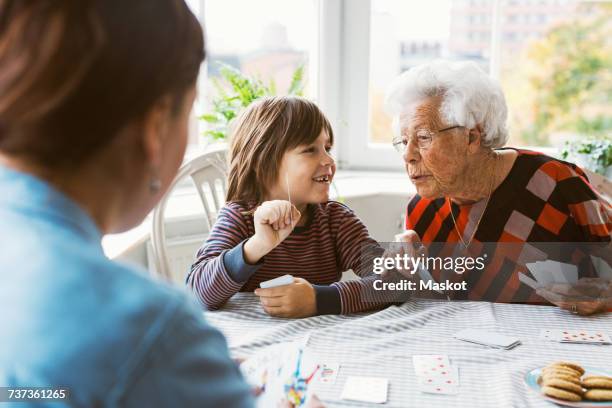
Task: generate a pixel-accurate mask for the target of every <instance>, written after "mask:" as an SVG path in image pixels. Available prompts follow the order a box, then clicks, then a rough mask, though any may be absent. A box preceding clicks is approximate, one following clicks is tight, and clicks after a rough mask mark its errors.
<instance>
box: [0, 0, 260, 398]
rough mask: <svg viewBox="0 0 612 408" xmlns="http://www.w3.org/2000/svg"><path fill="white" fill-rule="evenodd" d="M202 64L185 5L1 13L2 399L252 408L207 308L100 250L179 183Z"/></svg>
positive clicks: (81, 0)
mask: <svg viewBox="0 0 612 408" xmlns="http://www.w3.org/2000/svg"><path fill="white" fill-rule="evenodd" d="M203 59H204V44H203V36H202V30H201V27H200V25H199V23H198V21H197V19H196V18H195V17H194V16H193V14H191V12H190V11H189V9H188V8H187V6H186V5H185V3H184V2H183V0H155V1H153V0H130V1H125V0H104V1H102V0H99V1H95V0H54V1H44V0H27V1H25V0H7V1H2V2H0V324H1V325H2V326H1V329H0V333H1V334H0V387H1V386H5V387H12V388H15V387H18V388H22V387H49V388H57V387H60V386H61V387H64V389H68V391H69V400H68V401H65V404H66V405H70V406H82V407H93V406H138V407H153V406H167V407H190V406H200V407H202V406H210V407H249V406H252V404H253V401H252V397H251V393H250V390H249V387H248V386H247V385H246V384H245V382H244V381H243V379H242V378H241V376H240V374H239V371H238V369H237V367H236V366H235V364H234V363H233V362H232V361H231V359H230V358H229V355H228V351H227V345H226V343H225V340H224V338H223V337H222V335H221V334H220V333H219V332H218V331H216V330H214V329H213V328H211V327H210V326H209V325H208V324H207V323H206V322H205V321H204V319H203V316H202V313H201V312H200V311H199V308H198V307H197V306H196V305H194V304H193V303H192V301H191V300H190V299H187V298H186V297H185V296H184V295H183V294H182V293H181V292H178V291H177V290H175V289H172V288H170V287H169V286H164V285H162V284H158V283H155V282H153V281H152V280H150V279H149V278H147V276H146V275H145V274H144V273H141V272H140V271H138V270H134V269H133V268H131V267H128V266H126V265H121V264H118V263H115V262H111V261H110V260H108V259H107V258H106V257H105V256H104V254H103V252H102V249H101V247H100V238H101V236H102V235H103V234H106V233H111V232H120V231H124V230H126V229H128V228H131V227H133V226H134V225H136V224H138V223H139V222H141V221H142V220H143V219H144V217H145V216H146V215H147V213H148V212H149V211H150V210H151V208H152V207H153V206H154V205H155V204H156V203H157V201H158V200H159V199H160V197H161V196H162V195H163V194H164V192H165V190H166V189H167V187H168V185H169V183H170V181H171V180H172V178H173V177H174V175H175V173H176V171H177V169H178V167H179V165H180V163H181V159H182V157H183V154H184V150H185V146H186V142H187V122H188V116H189V112H190V110H191V106H192V104H193V100H194V96H195V82H196V78H197V74H198V70H199V66H200V63H201V61H202V60H203ZM5 398H6V397H5ZM0 402H1V401H0ZM30 402H31V403H32V405H36V406H41V405H43V404H42V402H44V400H39V401H30ZM26 405H27V404H26ZM19 406H24V405H23V404H19ZM53 406H57V405H56V404H54V405H53Z"/></svg>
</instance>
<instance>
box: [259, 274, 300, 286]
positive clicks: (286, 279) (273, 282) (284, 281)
mask: <svg viewBox="0 0 612 408" xmlns="http://www.w3.org/2000/svg"><path fill="white" fill-rule="evenodd" d="M291 283H293V276H291V275H283V276H279V277H278V278H274V279H270V280H267V281H265V282H261V283H260V284H259V287H260V288H262V289H268V288H275V287H277V286H283V285H289V284H291Z"/></svg>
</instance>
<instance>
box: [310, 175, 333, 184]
mask: <svg viewBox="0 0 612 408" xmlns="http://www.w3.org/2000/svg"><path fill="white" fill-rule="evenodd" d="M312 180H313V181H315V182H317V183H324V184H330V183H331V176H330V175H329V174H326V175H324V176H319V177H313V178H312Z"/></svg>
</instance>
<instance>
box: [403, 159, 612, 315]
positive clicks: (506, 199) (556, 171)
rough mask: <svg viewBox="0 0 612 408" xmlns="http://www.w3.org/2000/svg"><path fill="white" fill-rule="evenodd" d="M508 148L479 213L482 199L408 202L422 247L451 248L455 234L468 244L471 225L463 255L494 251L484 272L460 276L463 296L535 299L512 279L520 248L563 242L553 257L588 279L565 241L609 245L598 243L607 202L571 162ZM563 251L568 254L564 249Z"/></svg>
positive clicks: (602, 239)
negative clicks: (500, 176)
mask: <svg viewBox="0 0 612 408" xmlns="http://www.w3.org/2000/svg"><path fill="white" fill-rule="evenodd" d="M515 150H517V152H518V157H517V158H516V161H515V163H514V165H513V167H512V169H511V170H510V172H509V174H508V176H507V177H506V178H505V179H504V181H503V182H502V183H501V184H500V186H499V187H498V188H497V189H496V190H495V191H494V192H493V194H492V195H491V197H490V200H489V203H488V205H487V206H486V208H485V209H484V211H485V212H484V214H483V212H482V211H483V207H484V205H485V203H484V200H483V202H478V203H475V204H473V205H466V206H458V205H456V204H452V205H451V204H450V201H449V200H447V199H445V198H439V199H435V200H428V199H425V198H423V197H420V196H419V195H416V196H415V197H414V198H413V199H412V200H411V201H410V203H409V204H408V209H407V214H406V228H407V229H411V230H414V231H416V232H417V233H418V234H419V237H420V238H421V240H422V242H423V243H424V244H426V245H428V244H430V246H433V247H436V248H441V247H440V246H439V245H437V244H435V243H447V244H445V245H446V246H447V247H457V246H459V245H461V244H460V240H459V235H458V231H460V232H461V234H462V236H463V239H464V241H468V240H469V238H470V237H471V236H472V233H473V231H474V226H475V225H477V230H476V233H475V235H474V238H473V241H472V243H471V244H470V246H469V253H470V255H472V256H478V254H482V253H485V252H487V253H495V256H493V257H491V258H490V262H488V263H487V265H486V268H485V269H484V270H482V271H474V270H472V271H469V272H467V273H464V274H463V275H462V276H461V280H467V282H468V288H469V292H468V294H467V295H466V296H467V298H468V299H471V300H488V301H500V302H534V303H540V302H543V299H541V298H540V297H539V296H537V295H536V294H535V293H534V290H533V289H531V288H530V287H529V286H527V285H525V284H523V283H521V282H520V281H519V280H518V272H521V271H523V272H524V271H526V269H525V262H524V261H522V260H521V259H519V258H520V257H521V256H522V254H523V255H524V247H525V246H538V245H541V243H552V244H551V245H555V243H568V244H567V245H565V244H559V245H560V247H561V248H564V249H563V251H565V252H566V253H565V254H563V256H564V257H565V258H564V259H560V261H565V262H566V263H572V264H574V265H578V266H579V273H580V276H581V277H582V276H593V273H594V272H593V269H592V265H591V262H590V259H589V258H588V257H586V256H585V255H584V251H580V250H579V245H573V244H570V243H600V245H604V246H606V247H607V248H609V245H607V244H606V243H609V242H610V240H611V233H612V207H611V206H610V204H609V203H608V202H607V201H606V200H605V199H604V198H602V197H601V196H600V195H599V194H598V193H597V192H596V191H595V190H594V189H593V188H592V187H591V185H590V184H589V182H588V179H587V177H586V176H585V174H584V172H583V171H582V170H581V169H580V168H579V167H577V166H576V165H574V164H571V163H567V162H564V161H561V160H557V159H554V158H552V157H549V156H546V155H544V154H542V153H538V152H533V151H528V150H519V149H515ZM451 206H452V211H453V215H454V216H455V220H456V221H457V227H456V228H455V226H454V224H453V219H452V217H451V215H450V208H451ZM481 214H482V219H481V221H480V223H479V224H478V218H479V217H480V215H481ZM506 243H508V245H506ZM512 243H514V244H512ZM500 244H501V245H500ZM563 245H565V247H563ZM521 248H522V249H521ZM567 248H571V251H570V252H572V253H567V250H566V249H567ZM502 252H503V253H502ZM500 253H501V254H500ZM441 254H442V252H439V253H438V254H432V253H430V254H429V255H430V256H432V255H434V256H435V255H438V256H439V255H441ZM587 264H588V265H587ZM432 274H433V275H434V278H436V279H441V278H442V277H441V276H440V274H439V273H438V272H436V271H432ZM454 280H459V278H457V277H455V279H454ZM464 296H465V295H464Z"/></svg>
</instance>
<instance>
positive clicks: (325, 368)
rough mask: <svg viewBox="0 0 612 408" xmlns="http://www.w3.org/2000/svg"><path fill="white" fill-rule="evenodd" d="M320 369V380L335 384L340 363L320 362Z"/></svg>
mask: <svg viewBox="0 0 612 408" xmlns="http://www.w3.org/2000/svg"><path fill="white" fill-rule="evenodd" d="M320 369H321V371H320V373H321V374H319V381H321V382H322V383H326V384H334V383H335V382H336V378H337V377H338V370H339V369H340V364H334V363H322V364H320Z"/></svg>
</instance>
